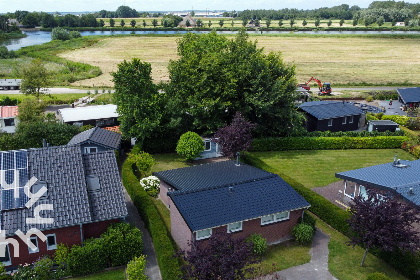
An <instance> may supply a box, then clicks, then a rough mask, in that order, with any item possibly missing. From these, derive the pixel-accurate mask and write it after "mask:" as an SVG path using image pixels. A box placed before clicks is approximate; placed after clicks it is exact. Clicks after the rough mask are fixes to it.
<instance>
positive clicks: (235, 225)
mask: <svg viewBox="0 0 420 280" xmlns="http://www.w3.org/2000/svg"><path fill="white" fill-rule="evenodd" d="M241 230H242V222H237V223H231V224H228V229H227V231H228V232H235V231H241Z"/></svg>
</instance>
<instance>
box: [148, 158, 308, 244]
mask: <svg viewBox="0 0 420 280" xmlns="http://www.w3.org/2000/svg"><path fill="white" fill-rule="evenodd" d="M154 175H155V176H157V177H158V178H159V179H160V180H161V182H160V193H159V197H160V199H161V200H162V201H163V202H164V203H165V204H166V206H167V207H168V208H169V210H170V215H171V234H172V237H173V238H174V240H175V241H176V243H177V244H178V246H179V247H180V248H181V249H182V250H188V249H189V246H188V242H189V241H192V240H205V239H207V238H209V237H210V236H211V235H212V233H213V232H215V231H226V232H228V233H231V234H233V235H234V236H237V237H248V236H249V235H251V234H253V233H259V234H261V235H262V236H263V237H264V238H266V239H267V242H268V243H269V244H273V243H278V242H281V241H283V240H286V239H288V238H290V235H291V230H292V228H293V227H294V226H295V225H296V224H297V222H298V220H299V218H300V217H302V215H303V212H304V210H305V209H307V208H309V206H310V205H309V203H308V202H307V201H305V199H304V198H303V197H301V196H300V195H299V194H298V193H296V192H295V191H294V190H293V188H292V187H290V186H289V185H288V184H287V183H286V182H285V181H284V180H283V179H282V178H280V177H279V176H278V175H275V174H272V173H269V172H266V171H264V170H261V169H258V168H255V167H252V166H249V165H246V164H242V163H241V164H240V165H238V164H236V163H235V162H234V161H222V162H215V163H209V164H203V165H196V166H191V167H185V168H179V169H173V170H166V171H161V172H156V173H154Z"/></svg>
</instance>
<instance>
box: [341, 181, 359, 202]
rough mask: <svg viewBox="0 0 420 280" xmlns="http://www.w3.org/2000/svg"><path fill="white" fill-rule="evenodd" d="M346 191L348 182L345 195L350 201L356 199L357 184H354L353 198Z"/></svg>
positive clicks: (345, 186) (345, 184)
mask: <svg viewBox="0 0 420 280" xmlns="http://www.w3.org/2000/svg"><path fill="white" fill-rule="evenodd" d="M346 189H347V181H346V182H345V183H344V195H345V196H347V197H348V198H350V199H354V197H355V196H356V189H357V184H354V192H353V196H351V195H349V194H347V193H346Z"/></svg>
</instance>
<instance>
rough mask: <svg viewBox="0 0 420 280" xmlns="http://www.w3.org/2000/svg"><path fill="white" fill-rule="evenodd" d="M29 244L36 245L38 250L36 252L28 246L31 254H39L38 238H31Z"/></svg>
mask: <svg viewBox="0 0 420 280" xmlns="http://www.w3.org/2000/svg"><path fill="white" fill-rule="evenodd" d="M29 242H31V243H32V244H34V245H35V246H36V248H35V249H34V250H32V249H31V247H29V245H28V250H29V254H33V253H38V252H39V248H38V238H37V237H36V236H33V237H30V238H28V244H29Z"/></svg>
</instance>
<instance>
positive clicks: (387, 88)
mask: <svg viewBox="0 0 420 280" xmlns="http://www.w3.org/2000/svg"><path fill="white" fill-rule="evenodd" d="M399 88H404V87H354V88H335V87H332V93H334V91H342V90H355V91H362V90H397V89H399Z"/></svg>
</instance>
